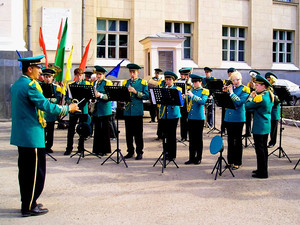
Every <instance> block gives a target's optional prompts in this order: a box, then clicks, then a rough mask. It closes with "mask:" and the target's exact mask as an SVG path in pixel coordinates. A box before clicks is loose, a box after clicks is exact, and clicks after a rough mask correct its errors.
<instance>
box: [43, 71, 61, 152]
mask: <svg viewBox="0 0 300 225" xmlns="http://www.w3.org/2000/svg"><path fill="white" fill-rule="evenodd" d="M42 73H43V75H44V77H45V83H46V84H52V85H53V91H54V93H53V94H54V96H53V97H52V98H50V99H48V100H49V101H50V102H51V103H54V104H59V102H60V100H61V87H60V86H59V85H57V84H53V77H54V76H55V75H56V73H57V72H56V71H55V70H54V69H46V68H45V69H43V70H42ZM45 119H46V122H47V125H46V127H45V146H46V147H45V150H46V152H48V153H53V150H52V146H53V136H54V125H55V121H56V120H57V116H56V115H52V114H48V113H45Z"/></svg>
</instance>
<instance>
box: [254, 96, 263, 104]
mask: <svg viewBox="0 0 300 225" xmlns="http://www.w3.org/2000/svg"><path fill="white" fill-rule="evenodd" d="M262 101H263V96H262V95H256V96H255V97H254V99H253V102H255V103H260V102H262Z"/></svg>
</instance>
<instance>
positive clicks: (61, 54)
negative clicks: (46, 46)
mask: <svg viewBox="0 0 300 225" xmlns="http://www.w3.org/2000/svg"><path fill="white" fill-rule="evenodd" d="M67 31H68V18H67V19H66V22H65V26H64V30H63V32H62V36H61V40H60V43H59V47H58V50H57V55H56V58H55V63H54V65H56V66H59V67H60V68H61V70H62V71H61V72H60V73H58V74H57V76H56V77H55V79H56V81H62V80H63V74H64V63H65V50H66V43H67Z"/></svg>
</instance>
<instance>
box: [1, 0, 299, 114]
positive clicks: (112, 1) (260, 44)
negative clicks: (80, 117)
mask: <svg viewBox="0 0 300 225" xmlns="http://www.w3.org/2000/svg"><path fill="white" fill-rule="evenodd" d="M1 2H2V3H1ZM1 2H0V12H1V13H0V23H1V25H2V26H1V27H4V28H5V29H3V30H2V31H1V33H0V54H2V58H0V60H1V61H2V64H0V66H1V67H2V69H1V68H0V72H1V74H0V76H2V74H4V73H5V71H4V69H5V68H7V66H8V65H11V66H14V67H17V66H18V65H17V64H16V65H12V64H15V63H13V62H12V61H10V62H8V61H7V60H8V59H5V57H7V55H9V54H10V52H14V51H15V50H17V49H18V50H20V51H23V52H26V51H28V50H29V51H31V52H32V54H33V55H38V54H42V49H41V47H40V46H39V29H40V27H42V28H43V32H44V39H45V42H46V48H47V54H48V58H49V62H52V63H53V62H54V58H55V52H56V45H57V34H58V30H59V25H60V21H61V19H63V21H64V22H65V20H66V18H68V37H67V39H68V41H67V46H66V49H67V51H66V56H65V58H66V59H67V57H68V54H69V50H70V48H71V46H72V45H73V46H74V51H73V65H74V66H76V65H78V64H79V63H80V60H81V57H82V53H83V50H84V46H86V44H87V43H88V42H89V40H90V39H92V42H91V46H90V50H89V56H88V61H87V65H88V66H93V65H101V66H105V67H107V68H108V69H110V68H113V67H114V66H115V65H117V64H118V63H119V62H120V61H121V60H123V59H125V61H124V62H123V63H122V67H123V68H122V69H121V70H120V75H119V78H120V79H125V78H127V77H128V72H127V71H126V69H125V68H124V67H125V66H126V64H127V63H129V62H134V63H137V64H139V65H141V66H143V71H142V73H141V75H142V76H143V77H144V78H145V79H148V78H149V77H150V76H151V75H152V74H153V70H154V68H157V67H161V68H162V69H163V70H173V71H174V72H177V71H178V70H179V69H180V68H182V67H192V68H194V72H195V73H198V74H203V67H205V66H209V67H211V68H213V69H214V76H216V77H218V78H221V79H223V78H225V77H226V72H225V71H226V70H227V68H229V67H235V68H237V69H239V70H240V71H241V72H242V74H243V76H245V79H244V80H245V81H246V80H247V79H248V77H247V72H248V71H249V70H250V69H256V70H259V71H261V72H262V73H264V72H265V71H273V72H275V73H276V74H279V77H280V78H287V79H289V80H292V81H294V82H296V83H298V84H300V76H299V75H300V73H299V67H300V56H299V52H300V43H299V29H300V23H299V22H300V20H299V12H300V11H299V0H290V1H289V0H217V1H212V0H169V1H168V0H51V1H49V0H48V1H46V0H39V1H38V0H26V1H25V0H2V1H1ZM20 18H23V20H20ZM12 54H13V55H14V57H16V58H17V55H16V54H15V53H12ZM5 55H6V56H5ZM3 60H6V61H5V62H4V61H3ZM9 60H13V59H9ZM1 61H0V63H1ZM5 63H6V64H5ZM15 70H16V71H17V69H15ZM10 81H11V79H10ZM0 100H1V101H3V99H1V96H0ZM0 118H1V117H0Z"/></svg>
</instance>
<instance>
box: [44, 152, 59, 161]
mask: <svg viewBox="0 0 300 225" xmlns="http://www.w3.org/2000/svg"><path fill="white" fill-rule="evenodd" d="M46 154H47V155H48V156H50V158H51V159H53V160H54V161H57V159H56V158H54V157H53V156H52V155H51V154H50V153H48V152H46Z"/></svg>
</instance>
